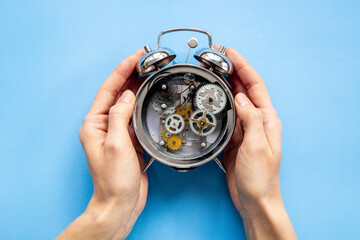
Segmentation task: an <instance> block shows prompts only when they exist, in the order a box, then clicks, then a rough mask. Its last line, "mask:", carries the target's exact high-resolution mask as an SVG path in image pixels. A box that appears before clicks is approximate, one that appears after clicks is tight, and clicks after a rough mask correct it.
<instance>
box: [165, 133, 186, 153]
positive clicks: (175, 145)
mask: <svg viewBox="0 0 360 240" xmlns="http://www.w3.org/2000/svg"><path fill="white" fill-rule="evenodd" d="M166 142H167V146H168V148H170V149H171V150H178V149H179V148H180V147H181V144H182V142H181V139H180V138H179V137H178V136H176V135H172V136H171V137H169V138H168V140H167V141H166Z"/></svg>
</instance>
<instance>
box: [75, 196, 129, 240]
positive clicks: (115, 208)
mask: <svg viewBox="0 0 360 240" xmlns="http://www.w3.org/2000/svg"><path fill="white" fill-rule="evenodd" d="M131 217H132V209H131V208H130V207H129V206H122V205H121V204H120V203H119V202H118V201H117V200H116V199H107V200H106V201H103V200H98V199H96V198H95V197H92V198H91V200H90V202H89V205H88V207H87V209H86V210H85V212H84V213H83V214H82V215H81V216H80V218H81V219H82V221H83V222H84V223H85V224H87V225H88V226H91V229H92V230H93V231H94V232H95V233H98V234H99V235H100V234H101V239H107V237H106V236H109V237H110V236H117V237H116V239H125V237H126V236H127V235H128V234H129V233H130V231H131V228H132V225H131V224H130V223H131V222H132V221H131Z"/></svg>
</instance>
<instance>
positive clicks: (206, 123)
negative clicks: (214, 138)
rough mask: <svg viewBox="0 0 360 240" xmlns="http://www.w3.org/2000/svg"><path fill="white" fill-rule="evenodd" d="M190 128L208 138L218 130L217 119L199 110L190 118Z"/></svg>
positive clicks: (205, 111) (209, 113)
mask: <svg viewBox="0 0 360 240" xmlns="http://www.w3.org/2000/svg"><path fill="white" fill-rule="evenodd" d="M190 128H191V130H192V131H193V132H194V133H195V134H197V135H199V136H207V135H209V134H210V133H212V132H213V131H214V130H215V128H216V117H215V115H214V114H212V113H211V112H208V111H207V110H197V111H195V112H194V113H193V114H192V115H191V117H190Z"/></svg>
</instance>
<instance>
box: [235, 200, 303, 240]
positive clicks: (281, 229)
mask: <svg viewBox="0 0 360 240" xmlns="http://www.w3.org/2000/svg"><path fill="white" fill-rule="evenodd" d="M242 204H243V206H244V208H243V209H242V211H241V216H242V218H243V222H244V228H245V232H246V236H247V238H248V239H250V240H253V239H286V240H291V239H297V237H296V235H295V231H294V229H293V227H292V225H291V222H290V219H289V216H288V214H287V212H286V210H285V207H284V204H283V202H282V199H281V196H280V197H277V198H276V199H257V200H254V201H249V200H247V202H243V203H242Z"/></svg>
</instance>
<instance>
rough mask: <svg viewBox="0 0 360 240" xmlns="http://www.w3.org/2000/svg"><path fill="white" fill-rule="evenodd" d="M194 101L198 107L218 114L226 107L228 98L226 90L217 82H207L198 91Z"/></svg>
mask: <svg viewBox="0 0 360 240" xmlns="http://www.w3.org/2000/svg"><path fill="white" fill-rule="evenodd" d="M194 103H195V106H196V108H197V109H201V110H207V111H210V112H212V113H213V114H218V113H220V112H221V111H222V110H223V109H224V108H225V106H226V103H227V98H226V94H225V92H224V90H223V89H222V88H221V87H220V86H218V85H216V84H205V85H204V86H202V87H200V88H199V90H197V91H196V94H195V99H194Z"/></svg>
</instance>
